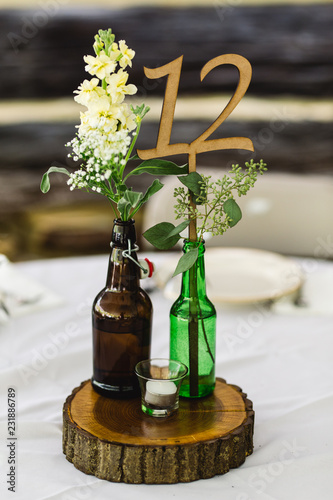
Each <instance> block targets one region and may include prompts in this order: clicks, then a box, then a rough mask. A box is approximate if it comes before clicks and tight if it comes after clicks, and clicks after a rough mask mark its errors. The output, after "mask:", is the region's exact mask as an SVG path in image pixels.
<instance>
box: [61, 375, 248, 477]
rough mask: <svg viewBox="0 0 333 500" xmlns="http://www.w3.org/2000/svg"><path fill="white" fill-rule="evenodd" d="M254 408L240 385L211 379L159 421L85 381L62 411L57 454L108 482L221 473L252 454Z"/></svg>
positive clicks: (133, 402)
mask: <svg viewBox="0 0 333 500" xmlns="http://www.w3.org/2000/svg"><path fill="white" fill-rule="evenodd" d="M253 425H254V411H253V409H252V402H251V401H250V400H248V399H247V398H246V394H244V393H243V392H242V391H241V389H240V388H239V387H237V386H235V385H230V384H227V383H226V382H225V380H223V379H221V378H218V379H216V387H215V390H214V392H213V393H212V394H211V395H210V396H208V397H206V398H202V399H185V398H181V399H180V404H179V410H178V412H176V414H174V415H172V416H171V417H166V418H155V417H151V416H148V415H145V414H144V413H143V412H142V411H141V405H140V399H139V398H136V399H130V400H125V401H124V400H115V399H108V398H104V397H102V396H100V395H98V394H97V393H96V392H95V391H94V390H93V388H92V385H91V382H90V380H87V381H85V382H83V383H82V384H81V386H80V387H77V388H76V389H74V390H73V392H72V394H71V395H70V396H68V398H67V400H66V402H65V404H64V408H63V452H64V454H65V455H66V458H67V460H69V462H72V463H73V465H74V466H75V467H76V468H77V469H79V470H81V471H82V472H85V473H86V474H92V475H95V476H96V477H99V478H101V479H106V480H108V481H113V482H125V483H135V484H138V483H147V484H163V483H169V484H170V483H178V482H189V481H195V480H197V479H207V478H210V477H213V476H215V475H217V474H225V473H226V472H228V471H229V469H231V468H235V467H239V466H240V465H241V464H242V463H243V462H244V460H245V458H246V457H247V456H248V455H250V454H251V453H252V451H253Z"/></svg>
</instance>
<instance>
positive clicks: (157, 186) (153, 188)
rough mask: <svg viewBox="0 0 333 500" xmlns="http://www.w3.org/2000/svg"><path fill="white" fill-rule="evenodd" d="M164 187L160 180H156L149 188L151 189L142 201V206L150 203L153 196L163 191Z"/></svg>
mask: <svg viewBox="0 0 333 500" xmlns="http://www.w3.org/2000/svg"><path fill="white" fill-rule="evenodd" d="M163 186H164V184H162V182H160V181H159V180H158V179H155V180H154V182H153V183H152V184H151V185H150V186H149V188H148V189H147V191H146V192H145V195H144V197H143V198H142V200H141V205H142V204H143V203H146V201H148V200H149V198H150V197H151V196H153V194H155V193H157V191H159V190H160V189H162V187H163Z"/></svg>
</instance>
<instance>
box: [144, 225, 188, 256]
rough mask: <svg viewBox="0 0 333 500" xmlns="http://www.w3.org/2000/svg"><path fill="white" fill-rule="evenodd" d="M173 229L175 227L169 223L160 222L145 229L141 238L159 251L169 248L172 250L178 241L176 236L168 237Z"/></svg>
mask: <svg viewBox="0 0 333 500" xmlns="http://www.w3.org/2000/svg"><path fill="white" fill-rule="evenodd" d="M174 229H175V226H174V225H173V224H172V223H171V222H160V223H159V224H155V226H153V227H151V228H149V229H147V231H145V232H144V233H143V236H144V237H145V238H146V240H147V241H149V243H151V244H152V245H154V247H156V248H158V249H159V250H169V248H172V247H173V246H174V245H175V244H176V243H177V241H178V240H179V239H180V236H179V235H178V234H175V235H174V236H171V237H170V233H171V231H173V230H174Z"/></svg>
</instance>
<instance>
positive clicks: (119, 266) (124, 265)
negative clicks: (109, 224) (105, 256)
mask: <svg viewBox="0 0 333 500" xmlns="http://www.w3.org/2000/svg"><path fill="white" fill-rule="evenodd" d="M135 244H136V232H135V225H134V220H129V221H122V220H120V219H115V220H114V224H113V230H112V237H111V253H110V259H109V268H108V275H107V279H106V288H107V289H109V290H112V291H119V292H121V291H135V290H137V289H138V288H139V287H140V281H139V280H140V268H139V267H138V266H137V265H136V264H135V262H133V261H132V260H131V259H129V258H128V257H126V255H124V254H123V252H124V251H128V250H129V248H131V249H134V248H135ZM130 255H131V257H132V258H133V259H134V260H137V255H136V252H135V251H133V250H132V251H131V253H130Z"/></svg>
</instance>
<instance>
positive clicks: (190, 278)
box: [181, 240, 206, 298]
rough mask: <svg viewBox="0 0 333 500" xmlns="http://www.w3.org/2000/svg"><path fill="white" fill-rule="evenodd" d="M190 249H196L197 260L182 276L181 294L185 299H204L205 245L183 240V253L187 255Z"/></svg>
mask: <svg viewBox="0 0 333 500" xmlns="http://www.w3.org/2000/svg"><path fill="white" fill-rule="evenodd" d="M192 248H198V258H197V260H196V262H195V263H194V264H193V266H192V267H191V268H190V269H189V270H188V271H185V272H184V273H183V275H182V287H181V294H182V295H183V297H186V298H193V297H198V298H203V297H206V280H205V260H204V253H205V244H204V242H200V243H199V242H192V241H188V240H185V242H184V246H183V252H184V253H187V252H189V251H190V250H191V249H192Z"/></svg>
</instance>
